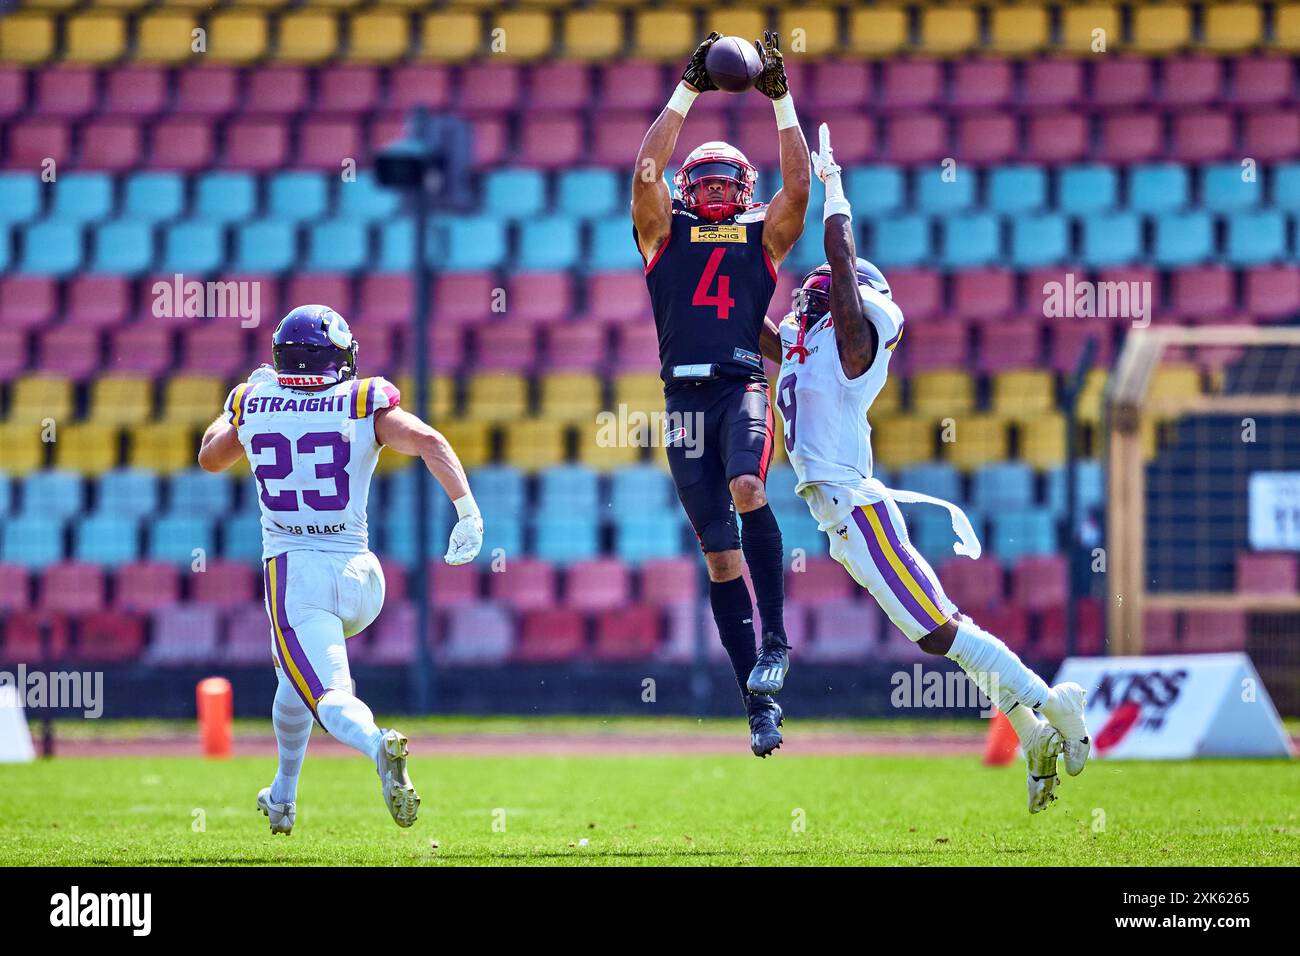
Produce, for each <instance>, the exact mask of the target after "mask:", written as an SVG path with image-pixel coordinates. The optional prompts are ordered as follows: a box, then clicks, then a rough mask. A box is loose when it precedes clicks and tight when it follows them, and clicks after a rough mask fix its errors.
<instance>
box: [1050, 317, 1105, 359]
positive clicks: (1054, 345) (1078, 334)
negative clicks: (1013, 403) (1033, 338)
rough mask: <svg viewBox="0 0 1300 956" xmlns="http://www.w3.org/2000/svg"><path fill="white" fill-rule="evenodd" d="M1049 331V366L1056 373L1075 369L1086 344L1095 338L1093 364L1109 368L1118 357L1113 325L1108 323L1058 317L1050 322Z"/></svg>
mask: <svg viewBox="0 0 1300 956" xmlns="http://www.w3.org/2000/svg"><path fill="white" fill-rule="evenodd" d="M1047 328H1048V331H1049V336H1048V338H1049V342H1048V365H1049V366H1050V367H1051V369H1052V371H1054V372H1072V371H1074V367H1075V366H1076V365H1078V363H1079V356H1080V355H1081V354H1082V353H1083V347H1084V343H1085V342H1087V340H1088V339H1089V338H1092V339H1095V340H1096V342H1097V345H1096V349H1097V351H1096V354H1095V355H1094V356H1093V366H1094V367H1099V368H1105V367H1107V366H1109V365H1110V363H1111V360H1112V359H1114V357H1115V345H1114V339H1113V337H1112V335H1111V329H1110V326H1109V325H1108V324H1106V323H1104V322H1088V321H1087V320H1084V321H1079V320H1077V319H1057V320H1054V321H1051V322H1048V323H1047Z"/></svg>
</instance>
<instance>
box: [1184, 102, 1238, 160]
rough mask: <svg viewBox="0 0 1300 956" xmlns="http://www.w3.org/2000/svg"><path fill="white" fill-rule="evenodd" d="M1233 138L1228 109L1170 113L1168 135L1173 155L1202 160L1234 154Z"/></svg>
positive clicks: (1234, 139)
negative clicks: (1170, 119)
mask: <svg viewBox="0 0 1300 956" xmlns="http://www.w3.org/2000/svg"><path fill="white" fill-rule="evenodd" d="M1236 142H1237V141H1236V137H1235V136H1234V135H1233V129H1232V117H1231V115H1229V114H1228V113H1201V112H1194V113H1180V114H1178V115H1177V116H1175V117H1174V123H1173V134H1172V137H1171V139H1170V144H1171V149H1170V152H1171V155H1172V156H1173V158H1174V159H1179V160H1183V161H1190V162H1204V161H1206V160H1211V159H1223V158H1224V157H1228V156H1234V155H1236V153H1235V152H1234V150H1237V149H1238V147H1237V145H1236Z"/></svg>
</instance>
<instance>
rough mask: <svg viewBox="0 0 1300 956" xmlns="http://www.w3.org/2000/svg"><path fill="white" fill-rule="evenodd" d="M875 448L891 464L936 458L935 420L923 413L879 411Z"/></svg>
mask: <svg viewBox="0 0 1300 956" xmlns="http://www.w3.org/2000/svg"><path fill="white" fill-rule="evenodd" d="M868 417H870V416H868ZM871 450H872V453H873V455H874V456H875V458H876V459H877V460H878V461H879V462H880V463H881V464H882V465H884V466H886V467H888V468H906V467H908V466H909V465H919V464H922V463H924V462H928V461H932V460H933V459H934V423H933V422H932V421H931V420H930V419H929V418H926V417H924V416H921V415H888V416H881V415H877V416H876V417H875V421H873V422H872V423H871Z"/></svg>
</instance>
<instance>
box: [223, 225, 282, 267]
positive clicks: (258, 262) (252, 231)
mask: <svg viewBox="0 0 1300 956" xmlns="http://www.w3.org/2000/svg"><path fill="white" fill-rule="evenodd" d="M297 265H298V230H297V229H296V228H295V226H294V224H293V223H291V222H288V221H287V220H284V219H261V220H255V221H253V222H247V223H244V224H243V225H240V226H237V227H236V231H235V261H234V268H235V271H236V272H257V273H260V272H288V271H289V270H290V269H293V268H296V267H297Z"/></svg>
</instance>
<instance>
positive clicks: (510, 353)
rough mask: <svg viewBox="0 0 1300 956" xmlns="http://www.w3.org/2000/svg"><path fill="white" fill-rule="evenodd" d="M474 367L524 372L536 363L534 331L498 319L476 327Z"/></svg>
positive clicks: (526, 326) (534, 329)
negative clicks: (475, 360)
mask: <svg viewBox="0 0 1300 956" xmlns="http://www.w3.org/2000/svg"><path fill="white" fill-rule="evenodd" d="M475 341H476V343H477V346H478V348H477V351H476V353H475V354H476V355H477V362H476V363H475V364H476V365H479V366H482V367H483V368H485V369H492V370H494V371H495V370H505V371H514V372H524V371H528V370H530V369H532V367H533V366H534V365H536V364H537V329H536V328H534V327H533V326H531V325H519V324H517V323H515V322H511V321H509V320H508V319H500V318H498V319H497V320H496V321H493V322H485V323H483V324H481V325H479V326H477V328H476V333H475Z"/></svg>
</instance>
